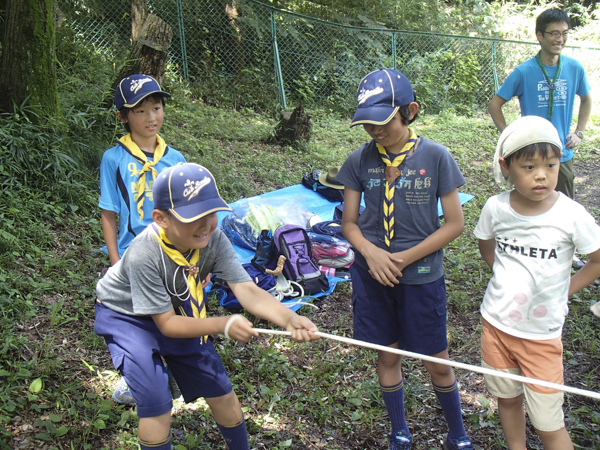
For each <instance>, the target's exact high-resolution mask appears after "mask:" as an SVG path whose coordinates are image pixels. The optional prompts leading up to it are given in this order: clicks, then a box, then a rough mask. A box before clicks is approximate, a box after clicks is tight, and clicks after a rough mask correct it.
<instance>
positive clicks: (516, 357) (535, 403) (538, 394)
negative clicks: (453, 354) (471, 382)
mask: <svg viewBox="0 0 600 450" xmlns="http://www.w3.org/2000/svg"><path fill="white" fill-rule="evenodd" d="M481 325H482V328H483V332H482V334H481V357H482V366H483V367H485V368H488V369H495V370H499V371H501V372H507V373H512V374H515V375H522V376H525V377H528V378H535V379H537V380H542V381H548V382H550V383H556V384H564V377H563V360H562V350H563V346H562V341H561V338H555V339H548V340H543V341H538V340H531V339H522V338H518V337H515V336H511V335H510V334H507V333H505V332H503V331H501V330H499V329H497V328H495V327H494V326H492V325H491V324H490V323H489V322H488V321H486V320H485V319H484V318H481ZM483 378H484V380H485V384H486V387H487V389H488V391H489V392H490V394H492V395H494V396H496V397H500V398H515V397H518V396H519V395H521V394H524V396H525V408H526V410H527V414H528V415H529V420H530V421H531V423H532V424H533V426H534V427H535V428H536V429H538V430H540V431H556V430H559V429H561V428H563V427H564V426H565V423H564V413H563V410H562V405H563V401H564V394H563V392H562V391H558V390H556V389H552V388H548V387H544V386H539V385H536V384H528V383H526V384H523V383H522V382H520V381H516V380H509V379H507V378H500V377H495V376H493V375H488V374H484V376H483Z"/></svg>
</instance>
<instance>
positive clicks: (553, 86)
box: [535, 52, 562, 121]
mask: <svg viewBox="0 0 600 450" xmlns="http://www.w3.org/2000/svg"><path fill="white" fill-rule="evenodd" d="M540 53H541V52H538V54H537V55H535V60H536V61H537V63H538V65H539V66H540V69H542V73H543V74H544V78H545V79H546V83H548V89H549V92H548V94H549V95H548V120H550V121H552V113H553V112H554V91H555V90H556V80H557V79H558V76H559V75H560V72H561V70H562V59H561V58H560V55H558V67H557V68H556V73H555V74H554V78H553V79H552V80H550V75H548V72H547V71H546V66H545V65H544V63H543V62H542V58H541V56H540Z"/></svg>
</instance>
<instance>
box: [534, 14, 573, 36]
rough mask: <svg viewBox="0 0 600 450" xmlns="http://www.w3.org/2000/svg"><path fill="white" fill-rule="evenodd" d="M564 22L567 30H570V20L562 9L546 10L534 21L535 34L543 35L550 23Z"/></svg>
mask: <svg viewBox="0 0 600 450" xmlns="http://www.w3.org/2000/svg"><path fill="white" fill-rule="evenodd" d="M555 22H565V23H566V24H567V27H568V28H571V20H570V19H569V16H568V15H567V13H566V12H564V11H563V10H562V9H558V8H552V9H547V10H546V11H544V12H543V13H541V14H540V15H539V16H538V17H537V19H535V34H538V33H543V32H544V31H546V28H547V27H548V25H550V24H551V23H555Z"/></svg>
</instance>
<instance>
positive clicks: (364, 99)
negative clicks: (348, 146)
mask: <svg viewBox="0 0 600 450" xmlns="http://www.w3.org/2000/svg"><path fill="white" fill-rule="evenodd" d="M414 101H415V94H414V92H413V88H412V85H411V84H410V81H408V78H406V76H405V75H404V74H403V73H401V72H398V71H397V70H393V69H379V70H376V71H374V72H371V73H370V74H368V75H367V76H366V77H364V78H363V79H362V80H361V81H360V85H359V86H358V92H357V94H356V102H357V103H358V108H356V112H355V113H354V117H353V118H352V123H351V124H350V126H351V127H354V126H356V125H365V124H367V125H385V124H386V123H388V122H389V121H390V120H392V117H394V115H396V113H397V112H398V109H400V107H401V106H404V105H408V104H409V103H411V102H414Z"/></svg>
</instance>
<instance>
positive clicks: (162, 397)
mask: <svg viewBox="0 0 600 450" xmlns="http://www.w3.org/2000/svg"><path fill="white" fill-rule="evenodd" d="M94 331H95V332H96V333H97V334H98V335H100V336H102V337H103V338H104V340H105V341H106V343H107V345H108V350H109V351H110V354H111V356H112V362H113V365H114V366H115V369H117V370H119V371H120V372H121V374H122V375H123V376H124V377H125V380H126V381H127V385H128V386H129V388H130V390H131V394H132V395H133V398H134V400H135V403H136V405H137V415H138V416H139V417H154V416H159V415H161V414H164V413H167V412H169V411H170V410H171V409H172V407H173V400H172V399H171V391H170V390H169V382H168V377H167V372H166V368H165V366H164V364H163V361H162V359H161V357H162V358H164V360H165V361H166V363H167V364H168V366H169V368H170V369H171V372H172V373H173V377H174V378H175V380H176V381H177V385H178V386H179V389H180V390H181V394H182V395H183V399H184V400H185V401H186V402H191V401H194V400H196V399H197V398H200V397H207V398H211V397H220V396H222V395H225V394H228V393H230V392H231V391H232V386H231V382H230V381H229V377H228V376H227V372H226V371H225V367H223V363H222V362H221V358H219V355H218V354H217V352H216V350H215V347H214V345H213V343H212V338H209V339H208V341H207V342H206V343H205V344H200V338H190V339H175V338H169V337H166V336H164V335H163V334H162V333H161V332H160V331H159V329H158V327H157V326H156V325H155V323H154V320H152V317H150V316H128V315H126V314H121V313H118V312H115V311H113V310H111V309H109V308H107V307H106V306H104V305H103V304H101V303H99V302H96V320H95V322H94Z"/></svg>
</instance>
